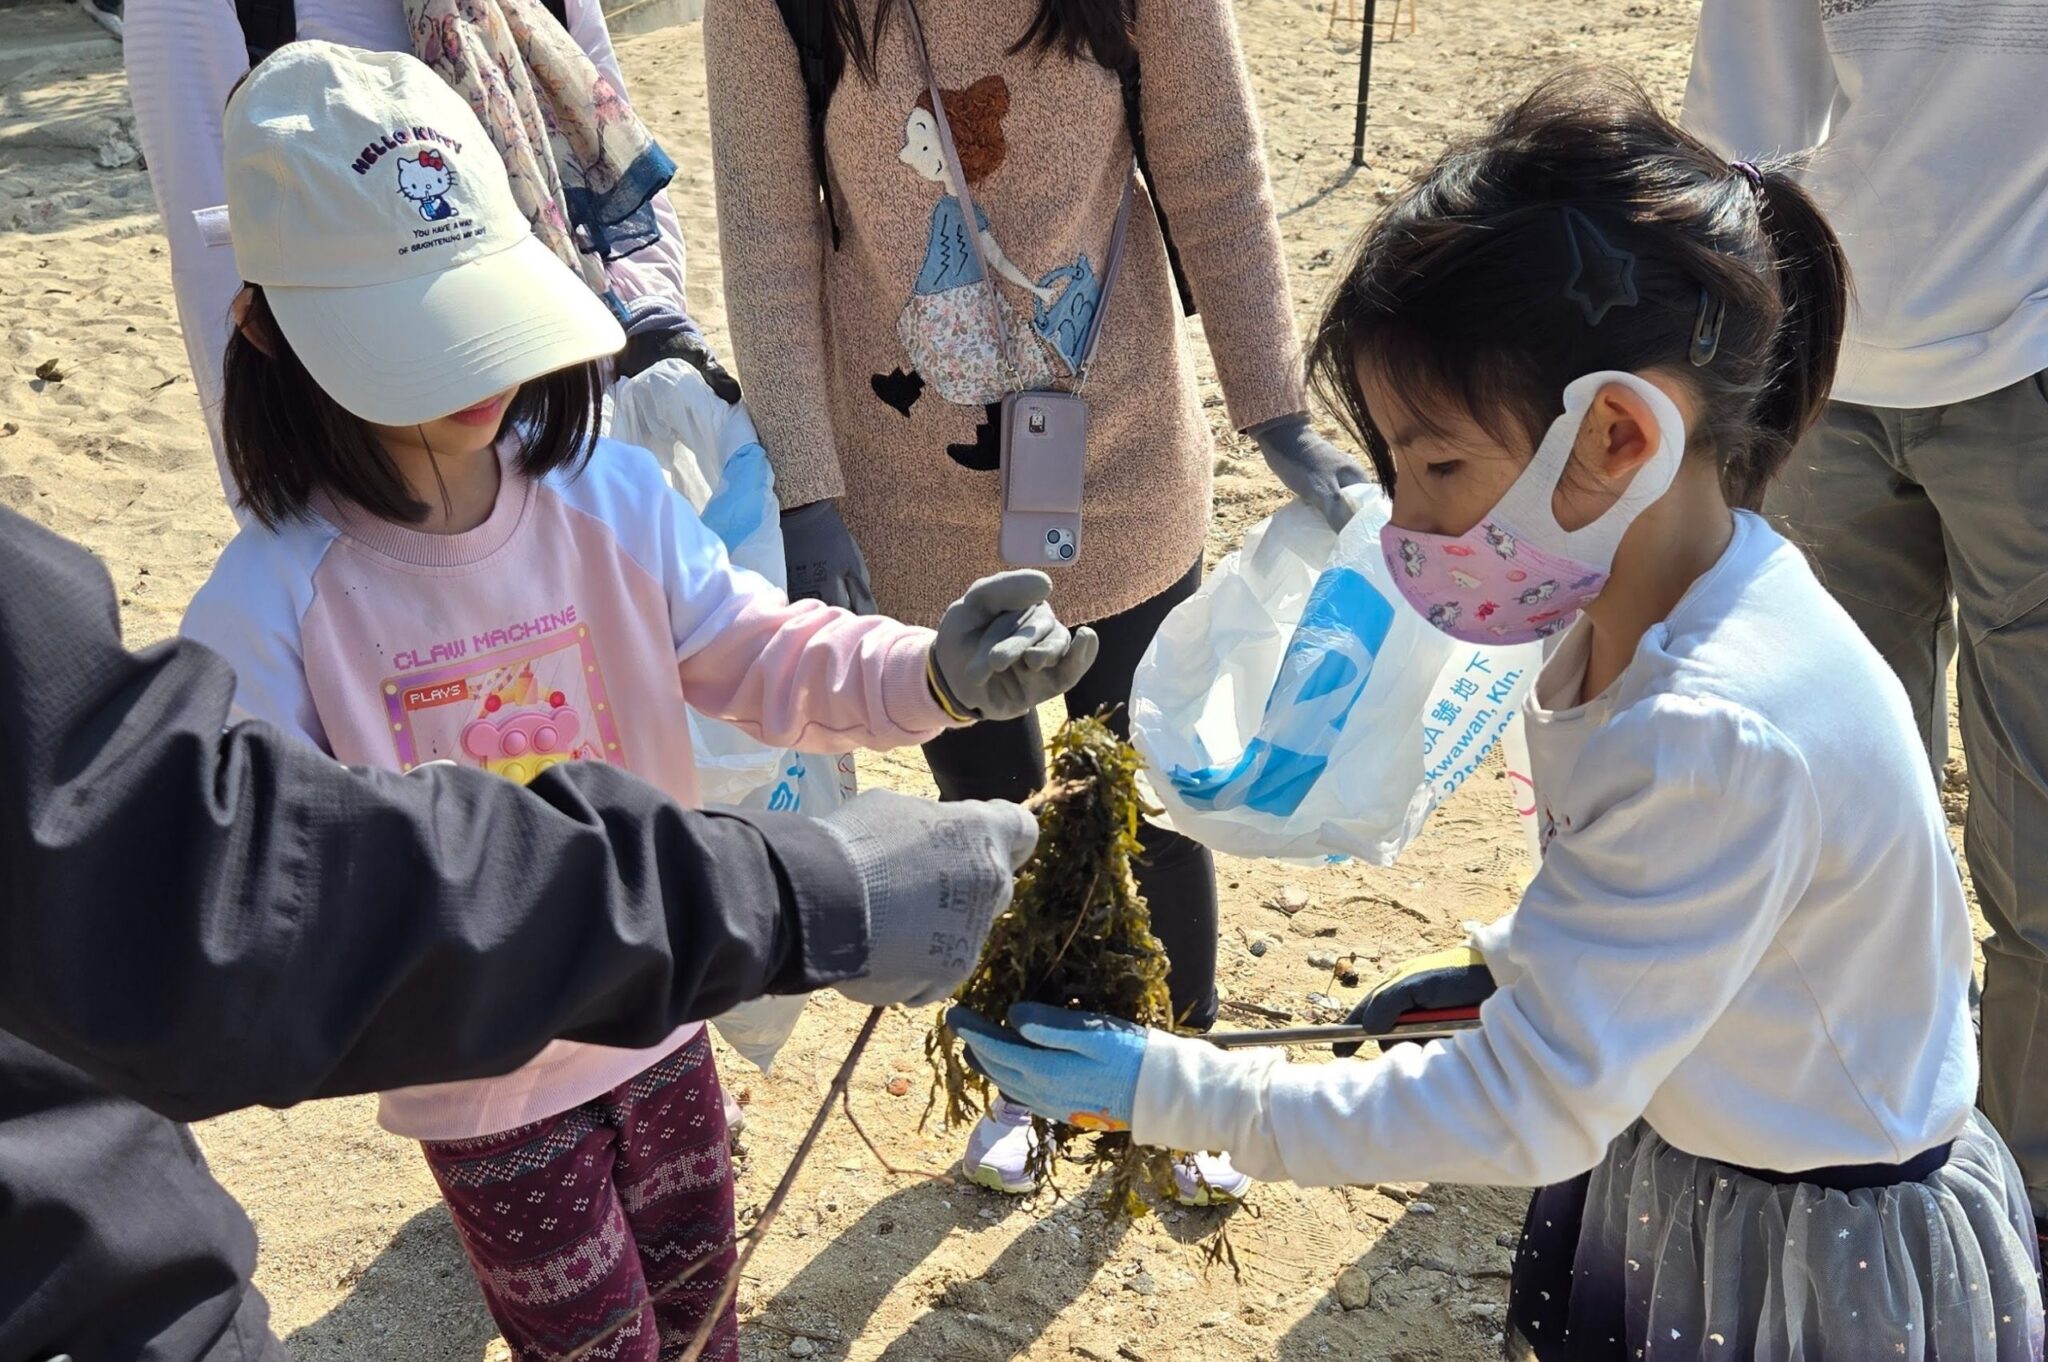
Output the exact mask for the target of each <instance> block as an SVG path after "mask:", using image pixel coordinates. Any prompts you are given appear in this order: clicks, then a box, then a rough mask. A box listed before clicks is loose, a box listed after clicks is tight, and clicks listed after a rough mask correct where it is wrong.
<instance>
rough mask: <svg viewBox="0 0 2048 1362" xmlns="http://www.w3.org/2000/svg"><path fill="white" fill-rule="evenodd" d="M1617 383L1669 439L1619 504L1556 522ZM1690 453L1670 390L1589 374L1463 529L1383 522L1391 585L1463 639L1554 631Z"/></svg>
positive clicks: (1601, 582) (1490, 641) (1595, 589)
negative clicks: (1570, 474) (1564, 485)
mask: <svg viewBox="0 0 2048 1362" xmlns="http://www.w3.org/2000/svg"><path fill="white" fill-rule="evenodd" d="M1610 383H1618V384H1620V385H1622V386H1623V387H1626V388H1628V389H1629V390H1630V391H1632V392H1634V393H1635V394H1636V395H1638V396H1639V397H1641V398H1642V399H1643V401H1645V402H1647V403H1648V404H1649V407H1650V410H1651V411H1653V412H1655V413H1656V414H1657V425H1658V427H1659V431H1660V433H1661V435H1662V442H1661V443H1660V444H1659V445H1658V448H1657V452H1656V453H1655V454H1653V455H1651V456H1650V461H1649V462H1648V463H1646V464H1644V465H1643V466H1642V467H1641V468H1640V469H1638V470H1637V471H1636V475H1635V477H1634V478H1633V479H1632V480H1631V481H1630V483H1629V485H1628V487H1627V488H1626V489H1625V490H1624V491H1623V492H1622V494H1621V496H1620V498H1619V499H1617V500H1616V501H1615V503H1614V505H1612V506H1610V507H1608V508H1607V510H1606V512H1605V513H1603V514H1602V515H1601V516H1600V518H1599V519H1598V520H1595V521H1594V522H1593V523H1592V524H1590V525H1588V526H1586V527H1585V528H1584V529H1582V530H1566V529H1565V528H1564V527H1563V526H1561V525H1559V524H1558V523H1557V516H1556V513H1555V512H1554V511H1553V510H1552V509H1551V498H1552V496H1553V494H1555V493H1556V491H1557V484H1558V481H1559V479H1561V478H1562V477H1563V476H1564V470H1565V465H1566V464H1567V463H1568V462H1569V461H1570V459H1571V453H1572V446H1573V445H1574V444H1575V443H1576V442H1577V440H1578V438H1579V426H1580V425H1581V423H1582V422H1583V421H1584V420H1585V416H1586V410H1587V408H1589V407H1591V406H1592V405H1593V398H1594V396H1595V395H1596V394H1598V393H1599V391H1600V390H1601V389H1602V388H1604V387H1606V386H1607V385H1608V384H1610ZM1684 455H1685V420H1684V418H1683V417H1681V416H1680V415H1679V414H1678V408H1677V407H1676V406H1674V405H1673V404H1672V401H1671V399H1670V398H1669V397H1667V396H1665V395H1664V393H1663V392H1662V391H1661V390H1660V389H1658V388H1656V387H1655V386H1653V385H1652V384H1650V383H1647V382H1645V381H1644V380H1643V379H1640V378H1638V377H1636V376H1635V375H1634V374H1627V373H1618V372H1612V371H1609V372H1603V373H1595V374H1587V375H1586V376H1585V377H1584V378H1581V379H1578V380H1576V381H1574V382H1573V383H1572V384H1571V385H1570V386H1569V387H1567V388H1566V389H1565V390H1564V414H1563V415H1562V416H1560V417H1558V418H1557V420H1555V421H1553V422H1552V423H1551V426H1550V430H1549V431H1548V432H1547V433H1546V434H1545V435H1544V437H1543V443H1542V444H1541V445H1539V446H1538V447H1537V450H1536V457H1534V458H1533V459H1531V460H1530V461H1529V466H1528V467H1527V468H1525V469H1523V470H1522V473H1521V476H1520V477H1518V478H1516V479H1515V482H1514V485H1513V486H1511V487H1509V488H1508V490H1507V492H1506V493H1505V494H1503V495H1502V497H1501V499H1500V501H1499V503H1498V504H1497V505H1495V506H1494V508H1493V510H1492V511H1490V512H1488V513H1487V514H1486V515H1483V516H1481V517H1480V518H1479V523H1478V524H1476V525H1474V526H1473V527H1472V528H1471V529H1469V530H1467V531H1465V533H1463V534H1457V535H1450V534H1426V533H1423V532H1422V531H1420V530H1403V529H1398V528H1396V527H1395V526H1393V525H1386V526H1384V527H1382V528H1381V530H1380V550H1381V552H1382V553H1384V554H1385V555H1386V559H1387V568H1388V570H1389V571H1390V572H1391V573H1392V574H1393V578H1394V585H1395V586H1396V587H1398V588H1399V589H1400V592H1401V594H1402V596H1404V597H1406V598H1407V601H1408V604H1410V605H1412V606H1414V607H1415V610H1416V613H1418V614H1420V615H1421V616H1422V617H1423V618H1424V619H1426V620H1428V621H1429V622H1430V623H1431V624H1432V625H1435V626H1436V627H1437V628H1438V629H1440V630H1442V631H1443V632H1444V633H1446V634H1449V635H1450V636H1451V637H1452V638H1455V639H1458V640H1460V641H1461V642H1465V643H1477V644H1483V645H1488V646H1504V645H1507V644H1512V643H1527V642H1530V641H1531V640H1533V639H1539V638H1548V637H1549V636H1550V635H1552V634H1554V633H1556V632H1557V631H1558V630H1560V629H1562V628H1564V627H1565V626H1566V625H1568V624H1570V623H1571V622H1572V621H1573V620H1574V619H1576V618H1578V614H1579V611H1581V610H1582V609H1584V608H1585V606H1586V603H1587V602H1588V601H1590V600H1592V599H1593V598H1594V597H1596V596H1598V595H1599V594H1600V589H1601V588H1602V587H1604V586H1606V585H1607V574H1608V570H1609V569H1610V568H1611V567H1612V566H1613V564H1614V551H1615V549H1616V548H1617V547H1618V546H1619V545H1620V544H1621V537H1622V536H1623V535H1624V534H1627V533H1628V528H1629V526H1630V525H1633V524H1634V523H1635V520H1636V517H1637V516H1639V515H1641V514H1642V513H1643V512H1644V511H1645V510H1646V509H1648V507H1649V506H1650V504H1651V503H1652V502H1654V501H1656V500H1657V499H1658V498H1659V497H1661V496H1663V495H1664V493H1665V492H1667V491H1669V490H1670V488H1671V480H1672V479H1673V478H1674V477H1676V476H1677V475H1678V464H1679V460H1680V459H1682V458H1683V457H1684Z"/></svg>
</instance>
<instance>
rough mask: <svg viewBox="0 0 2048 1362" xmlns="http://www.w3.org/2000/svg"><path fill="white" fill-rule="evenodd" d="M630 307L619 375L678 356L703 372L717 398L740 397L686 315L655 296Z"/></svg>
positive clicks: (737, 387) (630, 374)
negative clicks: (630, 311) (630, 313)
mask: <svg viewBox="0 0 2048 1362" xmlns="http://www.w3.org/2000/svg"><path fill="white" fill-rule="evenodd" d="M631 308H632V315H631V316H630V317H628V318H627V319H626V348H625V349H624V350H623V351H621V352H620V354H619V359H618V371H619V377H620V378H632V377H634V376H635V375H637V374H642V373H645V372H646V371H647V370H649V369H652V368H653V367H654V366H655V365H657V364H659V363H661V361H663V360H665V359H679V360H682V361H683V362H684V363H685V364H688V365H689V366H690V367H691V368H693V369H695V370H696V371H697V372H698V373H700V374H702V375H704V381H705V382H706V383H708V384H710V385H711V391H713V392H715V393H717V394H718V395H719V397H720V398H722V399H723V400H725V401H727V402H737V401H739V400H740V385H739V382H738V380H736V379H735V378H734V377H733V376H732V375H731V374H729V373H727V372H726V371H725V366H723V365H722V364H720V363H719V362H718V356H717V355H715V354H713V353H712V352H711V346H710V344H709V343H708V342H706V341H705V339H704V333H703V332H702V331H699V330H698V329H697V324H696V323H695V322H693V321H691V320H690V319H689V317H688V316H686V315H685V314H684V313H682V312H681V311H679V310H678V309H676V308H674V307H671V306H670V305H669V304H667V303H665V302H662V301H661V300H660V299H658V298H638V299H635V300H634V301H633V303H632V304H631Z"/></svg>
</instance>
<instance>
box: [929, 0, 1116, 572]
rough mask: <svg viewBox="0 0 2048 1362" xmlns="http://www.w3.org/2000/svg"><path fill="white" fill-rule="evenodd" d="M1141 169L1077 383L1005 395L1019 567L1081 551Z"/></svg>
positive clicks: (957, 171)
mask: <svg viewBox="0 0 2048 1362" xmlns="http://www.w3.org/2000/svg"><path fill="white" fill-rule="evenodd" d="M904 9H905V12H906V13H907V15H908V17H909V22H910V32H911V36H912V38H913V40H914V41H915V42H916V44H917V50H918V56H919V57H920V58H921V59H922V60H923V62H924V74H925V80H926V81H927V82H928V83H929V84H930V86H931V94H932V121H933V122H934V123H936V124H937V125H938V132H939V145H940V147H941V148H942V149H943V150H944V152H945V155H946V170H947V173H948V174H949V175H950V176H951V178H952V181H953V193H954V195H955V196H956V197H957V198H958V199H959V201H960V210H961V214H962V217H963V219H964V221H966V222H968V223H970V224H971V223H974V222H977V221H979V217H978V215H977V213H976V210H975V207H974V196H973V194H972V193H971V192H970V191H969V189H968V187H967V176H966V173H965V171H964V170H963V169H962V166H961V161H960V156H959V153H958V152H957V151H956V150H955V149H954V146H953V127H952V124H951V122H950V121H949V120H948V119H947V117H946V101H945V97H944V95H943V94H941V93H940V90H939V77H938V72H937V71H935V70H934V69H933V68H932V59H931V51H930V49H929V48H927V47H926V45H925V40H924V29H923V27H922V25H920V24H919V22H918V17H917V5H916V3H915V0H909V3H906V4H905V6H904ZM1136 175H1137V165H1136V162H1135V160H1134V161H1133V163H1132V167H1131V174H1130V175H1129V176H1127V177H1126V178H1125V180H1124V194H1123V201H1122V202H1121V203H1120V204H1119V205H1118V206H1117V212H1116V229H1115V231H1114V232H1113V233H1112V234H1111V236H1110V241H1109V256H1108V258H1107V259H1106V260H1105V261H1104V263H1103V268H1102V291H1101V294H1100V295H1099V296H1098V297H1097V298H1096V300H1095V313H1094V315H1093V316H1092V317H1090V318H1089V320H1088V329H1087V332H1086V335H1085V337H1084V338H1083V340H1082V343H1081V349H1080V357H1079V359H1078V361H1077V362H1076V363H1075V365H1074V385H1073V389H1072V390H1071V391H1057V390H1034V391H1027V392H1012V393H1009V394H1006V395H1005V396H1004V398H1003V404H1002V429H1001V437H1002V445H1001V449H1002V462H1001V464H1000V467H1001V470H1002V481H1001V486H1002V527H1001V529H1000V530H999V531H998V532H997V536H996V552H997V555H998V556H999V557H1000V558H1001V559H1002V561H1004V562H1005V563H1009V564H1011V565H1013V566H1018V567H1038V568H1044V567H1065V566H1067V565H1068V564H1071V563H1073V562H1074V561H1075V560H1076V559H1078V558H1079V557H1080V556H1081V501H1082V495H1083V492H1084V490H1085V488H1086V484H1087V480H1088V400H1087V399H1086V398H1085V397H1083V396H1082V390H1083V389H1084V388H1085V387H1086V386H1087V382H1088V369H1089V366H1090V365H1091V364H1092V363H1093V362H1094V359H1095V346H1096V343H1097V342H1098V341H1100V340H1101V338H1102V321H1103V318H1104V317H1105V316H1107V315H1108V313H1109V300H1110V297H1111V295H1112V294H1113V293H1114V292H1115V289H1116V278H1117V273H1118V271H1119V270H1120V269H1121V267H1122V265H1123V256H1124V236H1125V233H1126V230H1127V229H1128V228H1129V226H1130V218H1131V199H1132V196H1133V194H1134V193H1135V191H1136V184H1137V180H1136ZM967 239H968V241H969V242H970V243H971V244H972V246H973V248H974V258H975V262H976V263H977V264H978V265H979V266H980V267H981V278H982V282H983V283H984V284H985V285H986V286H987V288H988V299H989V306H990V308H991V310H992V312H993V314H994V321H995V332H996V343H997V345H998V346H999V347H1000V348H1001V350H1002V353H1003V362H1004V368H1005V370H1006V371H1007V372H1009V373H1011V374H1014V373H1015V372H1016V367H1015V365H1014V364H1012V363H1011V362H1010V354H1009V347H1010V338H1009V329H1008V328H1007V327H1006V326H1005V325H1004V324H1003V315H1002V305H1001V302H1000V298H999V295H998V294H997V291H996V282H995V274H994V272H993V271H991V270H990V269H989V267H988V260H987V258H986V255H985V253H984V252H983V250H982V245H981V234H980V233H979V232H976V231H974V230H972V229H971V228H970V229H969V231H968V232H967Z"/></svg>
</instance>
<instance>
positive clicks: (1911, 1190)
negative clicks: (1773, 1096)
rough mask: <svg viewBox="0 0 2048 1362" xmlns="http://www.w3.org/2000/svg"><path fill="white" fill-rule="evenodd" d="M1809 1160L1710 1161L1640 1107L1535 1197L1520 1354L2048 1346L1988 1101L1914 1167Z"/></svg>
mask: <svg viewBox="0 0 2048 1362" xmlns="http://www.w3.org/2000/svg"><path fill="white" fill-rule="evenodd" d="M1781 1176H1783V1177H1784V1178H1785V1180H1779V1179H1780V1177H1781ZM1800 1176H1814V1177H1817V1178H1818V1179H1819V1180H1820V1181H1819V1182H1808V1181H1792V1180H1789V1175H1776V1174H1768V1173H1754V1172H1748V1171H1743V1170H1740V1169H1736V1168H1732V1167H1730V1166H1728V1165H1726V1164H1719V1163H1715V1162H1713V1161H1711V1160H1708V1159H1702V1158H1697V1157H1695V1156H1693V1155H1691V1154H1686V1153H1684V1152H1682V1151H1680V1150H1677V1149H1674V1148H1672V1146H1670V1145H1669V1144H1667V1143H1665V1142H1664V1140H1663V1139H1661V1138H1660V1137H1659V1136H1658V1135H1657V1133H1656V1132H1655V1131H1653V1130H1651V1129H1650V1128H1649V1127H1648V1126H1645V1125H1641V1124H1638V1125H1637V1126H1636V1127H1635V1128H1634V1129H1632V1130H1630V1131H1629V1132H1627V1133H1626V1134H1624V1135H1623V1136H1622V1137H1621V1138H1620V1139H1618V1140H1616V1141H1615V1142H1614V1144H1613V1146H1612V1147H1611V1148H1610V1149H1609V1150H1608V1153H1607V1158H1606V1160H1605V1161H1604V1162H1603V1163H1601V1164H1600V1166H1599V1167H1597V1168H1595V1169H1594V1170H1593V1171H1592V1172H1591V1173H1588V1174H1586V1175H1585V1176H1584V1177H1580V1178H1577V1179H1574V1180H1573V1181H1572V1182H1569V1183H1562V1184H1559V1185H1558V1186H1556V1187H1546V1188H1543V1189H1542V1190H1541V1191H1539V1192H1537V1193H1536V1195H1535V1197H1534V1198H1533V1199H1532V1200H1531V1202H1530V1207H1529V1218H1528V1223H1527V1225H1526V1226H1525V1227H1524V1231H1523V1235H1522V1243H1521V1247H1520V1249H1519V1251H1518V1252H1517V1254H1516V1258H1515V1269H1514V1282H1513V1288H1512V1292H1511V1300H1510V1303H1509V1307H1508V1317H1509V1321H1510V1327H1509V1331H1508V1347H1507V1354H1508V1356H1509V1357H1510V1358H1512V1359H1517V1360H1518V1362H1519V1360H1521V1359H1532V1358H1533V1359H1540V1362H1564V1360H1565V1359H1569V1360H1570V1362H1605V1360H1606V1359H1621V1360H1623V1362H1639V1360H1640V1362H1659V1360H1660V1359H1672V1360H1675V1359H1694V1358H1698V1359H1726V1360H1727V1362H1734V1360H1735V1359H1756V1360H1757V1362H1821V1360H1822V1359H1841V1360H1842V1362H1884V1359H1899V1358H1905V1359H1909V1360H1910V1362H1921V1360H1922V1359H1928V1360H1930V1362H1931V1360H1932V1359H1940V1362H2041V1356H2042V1317H2041V1279H2040V1261H2039V1256H2038V1254H2039V1249H2038V1244H2037V1242H2036V1239H2035V1236H2034V1226H2033V1215H2032V1212H2031V1211H2030V1209H2029V1207H2028V1203H2027V1196H2026V1189H2025V1186H2024V1185H2023V1184H2022V1183H2021V1181H2020V1173H2019V1169H2018V1167H2017V1166H2016V1165H2015V1164H2014V1163H2013V1159H2012V1155H2011V1154H2010V1153H2008V1152H2007V1150H2006V1148H2005V1145H2004V1143H2003V1142H2001V1141H2000V1140H1999V1138H1998V1136H1997V1135H1996V1134H1994V1133H1993V1132H1992V1130H1991V1128H1990V1126H1989V1125H1988V1124H1986V1123H1985V1121H1984V1119H1983V1117H1982V1116H1980V1115H1977V1114H1975V1113H1972V1116H1971V1119H1970V1124H1969V1125H1968V1127H1967V1128H1966V1129H1965V1130H1964V1131H1963V1133H1962V1134H1961V1135H1959V1136H1957V1138H1956V1140H1955V1143H1954V1144H1953V1145H1951V1146H1949V1147H1948V1148H1947V1149H1946V1151H1942V1150H1936V1151H1932V1152H1931V1153H1930V1154H1928V1155H1926V1156H1923V1158H1922V1159H1919V1160H1915V1161H1914V1163H1912V1164H1909V1165H1905V1166H1902V1167H1901V1168H1899V1169H1895V1170H1885V1169H1832V1170H1822V1171H1821V1172H1819V1173H1817V1174H1813V1175H1800ZM1822 1183H1825V1184H1828V1185H1821V1184H1822Z"/></svg>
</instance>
